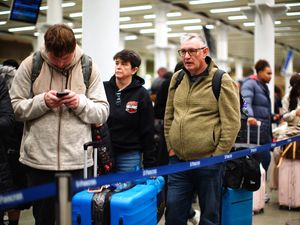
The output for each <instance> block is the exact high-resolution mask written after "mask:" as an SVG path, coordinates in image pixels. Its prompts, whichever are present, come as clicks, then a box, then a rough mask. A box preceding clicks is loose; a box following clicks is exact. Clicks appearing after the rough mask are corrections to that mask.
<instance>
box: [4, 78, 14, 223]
mask: <svg viewBox="0 0 300 225" xmlns="http://www.w3.org/2000/svg"><path fill="white" fill-rule="evenodd" d="M14 122H15V120H14V113H13V109H12V106H11V102H10V97H9V94H8V88H7V85H6V82H5V80H4V78H3V77H2V76H0V193H3V192H8V191H12V190H14V184H13V180H12V174H11V170H10V167H9V163H8V160H7V146H6V137H7V134H8V133H10V132H13V129H14ZM3 217H4V211H0V225H4V221H3ZM9 224H10V225H16V224H18V222H17V221H10V222H9Z"/></svg>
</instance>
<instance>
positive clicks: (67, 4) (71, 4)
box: [40, 2, 76, 10]
mask: <svg viewBox="0 0 300 225" xmlns="http://www.w3.org/2000/svg"><path fill="white" fill-rule="evenodd" d="M75 5H76V3H75V2H65V3H62V4H61V7H62V8H67V7H72V6H75ZM47 9H48V6H47V5H45V6H41V7H40V10H47Z"/></svg>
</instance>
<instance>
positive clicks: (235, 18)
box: [227, 15, 248, 20]
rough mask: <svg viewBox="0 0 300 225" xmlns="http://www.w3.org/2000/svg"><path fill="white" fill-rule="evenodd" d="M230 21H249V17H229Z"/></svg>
mask: <svg viewBox="0 0 300 225" xmlns="http://www.w3.org/2000/svg"><path fill="white" fill-rule="evenodd" d="M227 18H228V19H229V20H246V19H248V18H247V16H245V15H240V16H228V17H227Z"/></svg>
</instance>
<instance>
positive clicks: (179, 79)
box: [174, 70, 185, 89]
mask: <svg viewBox="0 0 300 225" xmlns="http://www.w3.org/2000/svg"><path fill="white" fill-rule="evenodd" d="M184 75H185V72H184V70H180V72H179V74H178V75H177V77H176V83H175V85H174V88H175V89H176V88H177V87H178V86H179V84H180V83H181V81H182V79H183V76H184Z"/></svg>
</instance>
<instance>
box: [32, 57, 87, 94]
mask: <svg viewBox="0 0 300 225" xmlns="http://www.w3.org/2000/svg"><path fill="white" fill-rule="evenodd" d="M43 63H44V59H43V57H42V56H41V52H40V51H36V52H35V53H34V54H33V58H32V72H31V83H32V84H33V83H34V81H35V80H36V78H38V76H39V75H40V72H41V69H42V65H43ZM81 69H82V74H83V80H84V84H85V86H86V89H87V88H88V86H89V80H90V77H91V74H92V58H91V57H90V56H88V55H86V54H83V55H82V56H81Z"/></svg>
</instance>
